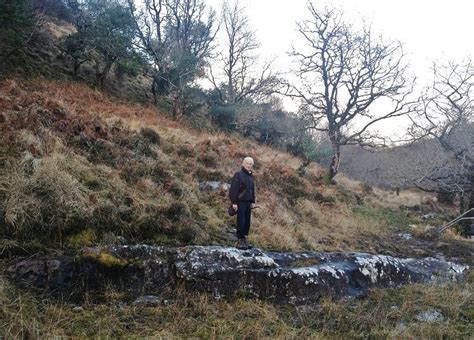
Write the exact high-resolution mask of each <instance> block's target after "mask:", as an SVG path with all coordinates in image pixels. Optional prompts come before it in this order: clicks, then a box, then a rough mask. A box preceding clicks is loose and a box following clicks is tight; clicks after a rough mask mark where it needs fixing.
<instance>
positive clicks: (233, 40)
mask: <svg viewBox="0 0 474 340" xmlns="http://www.w3.org/2000/svg"><path fill="white" fill-rule="evenodd" d="M222 23H223V26H224V30H225V32H224V34H225V48H224V49H223V51H221V52H220V53H219V59H220V62H221V65H222V70H221V72H219V73H221V74H220V75H221V76H222V78H224V79H225V80H224V81H222V82H220V81H218V80H216V77H215V76H214V74H213V71H212V67H211V68H210V76H209V78H210V80H211V82H212V83H213V85H214V87H215V89H216V91H217V92H218V94H219V97H220V100H221V101H222V102H223V103H225V104H235V103H238V102H241V101H243V100H245V99H252V100H253V101H254V102H259V101H260V100H262V99H264V98H267V97H268V96H269V95H270V94H272V93H273V91H274V88H275V86H276V84H277V77H276V75H275V74H274V73H273V72H272V69H271V62H268V61H267V62H265V63H264V65H263V66H262V67H261V68H260V70H259V69H258V67H257V60H258V58H257V54H256V51H257V49H258V47H259V46H260V45H259V43H258V42H257V39H256V37H255V32H254V31H253V30H252V29H251V27H250V23H249V20H248V17H247V15H246V14H245V9H244V8H243V7H242V6H241V5H240V3H239V2H238V0H237V1H235V2H234V3H233V4H231V3H229V2H228V1H226V2H224V4H223V7H222ZM214 69H216V67H214Z"/></svg>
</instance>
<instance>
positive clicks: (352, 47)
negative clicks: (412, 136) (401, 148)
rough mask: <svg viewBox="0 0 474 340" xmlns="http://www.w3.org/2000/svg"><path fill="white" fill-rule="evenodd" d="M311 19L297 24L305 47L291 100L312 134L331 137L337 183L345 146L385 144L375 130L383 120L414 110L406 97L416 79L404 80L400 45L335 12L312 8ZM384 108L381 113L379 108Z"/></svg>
mask: <svg viewBox="0 0 474 340" xmlns="http://www.w3.org/2000/svg"><path fill="white" fill-rule="evenodd" d="M308 10H309V14H310V18H309V19H307V20H304V21H302V22H299V23H298V31H299V32H300V34H301V37H302V38H303V39H304V42H305V47H304V48H301V49H296V48H293V51H292V52H291V55H292V56H293V57H294V59H295V60H296V62H297V65H298V70H297V71H296V77H297V80H296V81H295V82H293V84H297V85H293V84H290V83H288V84H287V91H286V92H285V94H286V95H289V96H291V97H293V98H297V99H299V100H300V101H301V103H302V104H301V106H300V110H299V112H300V114H301V115H302V116H303V117H304V118H305V119H306V120H307V121H308V122H310V124H309V125H308V126H307V128H308V129H314V130H317V131H322V132H325V133H327V134H328V136H329V139H330V141H331V144H332V147H333V149H334V155H333V157H332V160H331V164H330V167H329V175H330V177H331V178H333V177H334V176H335V175H336V174H337V172H338V169H339V163H340V157H341V147H342V146H344V145H365V146H374V145H377V144H383V143H384V142H385V139H384V138H383V137H382V136H380V135H379V134H377V133H376V132H374V131H373V128H374V125H375V124H376V123H379V122H381V121H383V120H387V119H391V118H394V117H398V116H402V115H406V114H407V113H408V112H409V111H410V103H409V102H408V101H407V96H408V95H409V94H410V93H411V92H412V87H413V82H414V79H408V78H407V77H406V76H405V73H406V64H405V63H404V55H403V50H402V46H401V44H400V43H399V42H388V43H387V42H384V41H383V40H382V39H381V38H380V37H374V36H373V34H372V32H371V30H370V27H366V26H364V27H363V28H362V29H360V30H356V29H354V28H353V27H352V26H350V25H348V24H347V23H345V22H344V20H343V15H342V13H341V12H340V11H338V10H335V9H333V8H325V9H324V10H318V9H317V8H316V7H315V6H314V5H313V4H312V3H308ZM376 103H381V104H383V105H379V106H378V107H377V110H373V107H374V106H375V105H374V104H376Z"/></svg>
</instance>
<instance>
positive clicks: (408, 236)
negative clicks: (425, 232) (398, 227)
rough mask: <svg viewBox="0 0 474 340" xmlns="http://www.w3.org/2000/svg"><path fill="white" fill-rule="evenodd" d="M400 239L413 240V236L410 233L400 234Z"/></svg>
mask: <svg viewBox="0 0 474 340" xmlns="http://www.w3.org/2000/svg"><path fill="white" fill-rule="evenodd" d="M397 235H398V237H400V238H401V239H404V240H411V239H412V237H413V236H411V234H410V233H398V234H397Z"/></svg>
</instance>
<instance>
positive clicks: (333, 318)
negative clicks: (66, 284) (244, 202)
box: [0, 78, 473, 339]
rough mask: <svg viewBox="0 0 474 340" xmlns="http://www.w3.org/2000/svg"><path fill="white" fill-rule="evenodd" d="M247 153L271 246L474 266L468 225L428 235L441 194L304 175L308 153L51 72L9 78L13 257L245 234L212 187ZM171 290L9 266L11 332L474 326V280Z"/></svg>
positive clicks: (298, 331) (254, 233)
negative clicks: (270, 294)
mask: <svg viewBox="0 0 474 340" xmlns="http://www.w3.org/2000/svg"><path fill="white" fill-rule="evenodd" d="M246 155H251V156H253V157H254V158H255V161H256V166H255V174H256V180H257V188H258V194H257V195H258V197H257V200H258V203H259V204H260V205H261V206H262V208H261V209H258V210H256V211H255V214H254V222H253V225H252V228H251V233H250V241H251V242H252V243H254V244H255V245H256V246H258V247H261V248H263V249H266V250H321V251H362V252H368V253H383V254H389V255H398V256H415V257H420V256H427V255H430V256H438V257H444V256H446V257H448V258H449V259H452V260H455V261H460V262H464V263H468V264H472V259H473V257H472V241H470V240H463V239H461V238H459V237H458V236H456V235H453V234H447V235H444V236H442V237H440V238H437V239H434V240H430V239H427V238H426V237H425V234H424V228H425V227H426V222H422V220H421V218H420V216H421V215H422V214H424V213H426V212H431V211H433V210H434V209H438V211H440V212H443V211H444V210H443V209H444V208H443V207H440V206H438V205H437V203H436V202H434V201H433V200H431V199H430V198H429V197H428V196H426V197H424V196H422V195H420V194H419V193H415V192H408V191H406V192H402V193H401V195H400V196H396V195H395V194H394V193H390V192H385V191H382V190H379V189H377V188H371V187H369V186H367V185H363V184H360V183H357V182H354V181H351V180H349V179H346V178H344V177H342V176H341V177H339V178H338V183H339V184H337V185H328V184H325V183H324V170H323V169H320V168H319V167H318V166H317V165H312V166H311V167H309V168H308V169H307V171H306V172H305V173H300V172H298V168H299V166H300V164H301V161H300V160H299V159H298V158H295V157H292V156H290V155H289V154H287V153H284V152H282V151H278V150H275V149H272V148H269V147H265V146H260V145H257V144H256V143H254V142H252V141H250V140H245V139H243V138H241V137H239V136H237V135H225V134H221V133H214V134H212V133H207V132H202V131H197V130H195V129H192V128H191V127H187V126H185V123H183V122H178V121H174V120H170V119H168V118H166V115H165V113H162V112H159V111H157V110H156V109H155V108H153V107H148V106H142V105H138V104H131V103H126V102H122V101H119V100H117V99H114V98H111V97H108V96H107V95H104V94H103V93H100V92H98V91H96V90H93V89H91V88H89V87H87V86H85V85H80V84H77V83H73V82H66V81H49V80H45V79H42V78H38V79H36V80H33V81H25V80H18V79H10V80H5V81H2V82H0V173H1V174H2V175H1V177H0V232H1V235H0V249H1V254H2V261H1V266H0V267H2V268H4V266H5V265H7V264H8V261H9V258H12V257H18V256H19V255H20V256H24V255H31V254H35V255H36V256H38V254H45V253H46V254H47V253H52V252H54V253H56V254H57V253H60V254H62V253H72V254H74V250H75V249H77V248H80V247H84V246H93V245H106V244H116V243H123V242H128V243H138V242H147V243H151V244H173V245H183V244H223V245H233V244H234V242H235V240H234V238H233V235H232V232H233V223H234V221H233V219H232V218H230V217H229V216H228V215H227V213H226V207H227V204H228V201H227V193H226V192H215V193H206V192H201V191H199V188H198V185H199V183H201V182H203V181H207V180H218V181H228V180H229V179H230V177H231V175H232V174H233V172H234V171H235V170H237V169H238V168H239V166H240V162H241V159H242V157H244V156H246ZM445 213H447V214H448V215H449V211H445ZM443 218H445V216H442V215H441V216H440V218H438V219H435V220H431V221H430V223H433V224H439V223H442V219H443ZM409 225H412V226H411V227H410V226H409ZM407 235H408V236H407ZM301 265H304V263H302V264H301ZM157 293H158V292H157ZM159 294H160V299H163V302H162V303H161V304H160V305H155V306H147V305H145V306H142V305H136V304H135V303H134V302H133V301H134V300H132V298H131V297H130V296H128V295H127V294H126V292H123V291H117V290H114V288H112V287H107V288H106V289H105V290H103V291H94V290H92V289H91V288H90V287H78V289H77V291H72V292H70V291H64V292H56V293H54V294H51V292H45V291H39V292H38V291H35V290H29V289H19V288H18V287H16V286H14V285H13V284H12V283H11V282H9V281H8V280H6V279H5V278H3V277H0V300H1V301H2V306H1V308H0V329H1V331H0V336H5V337H7V338H15V337H19V338H24V337H43V336H46V335H67V336H101V335H105V336H123V335H125V336H165V337H188V336H189V337H202V338H215V337H236V336H237V337H246V338H247V337H251V338H253V337H256V338H262V337H276V338H285V339H289V338H298V339H299V338H302V337H303V338H306V337H315V338H321V337H323V338H324V337H329V338H334V337H344V338H346V337H403V338H418V337H466V336H468V334H472V319H473V315H472V307H471V306H472V275H470V276H468V279H467V281H466V282H465V283H461V284H451V285H448V286H444V287H437V286H426V285H415V286H411V287H406V288H400V289H389V290H374V291H371V292H370V293H369V296H368V298H367V299H366V300H350V301H331V300H329V299H327V300H322V301H321V303H320V304H319V305H318V307H311V306H307V307H295V306H278V305H274V304H271V303H268V302H264V301H255V300H252V299H249V298H248V297H246V296H242V297H240V296H236V297H234V298H230V299H226V300H214V299H213V298H212V297H211V296H210V295H208V294H202V293H189V292H185V291H184V290H183V289H182V287H169V289H167V290H164V291H160V292H159ZM423 313H425V314H426V313H439V315H441V319H439V320H441V321H439V320H438V321H435V322H427V321H423V320H422V319H420V318H422V317H423V315H424V314H423ZM420 315H421V316H420ZM436 315H437V314H436ZM443 318H444V319H443ZM112 324H113V325H114V327H113V328H112V327H110V325H112Z"/></svg>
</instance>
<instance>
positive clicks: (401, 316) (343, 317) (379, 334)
mask: <svg viewBox="0 0 474 340" xmlns="http://www.w3.org/2000/svg"><path fill="white" fill-rule="evenodd" d="M472 288H473V287H472V278H471V279H469V280H468V281H467V282H465V283H462V284H457V285H454V284H450V285H447V286H443V287H440V286H434V285H414V286H411V287H404V288H397V289H378V290H374V291H371V292H370V293H369V296H368V298H366V299H362V300H348V301H333V300H330V299H323V300H322V301H321V302H320V304H319V305H318V306H302V307H295V306H281V305H275V304H270V303H268V302H264V301H259V300H254V299H249V298H245V297H234V298H231V299H219V300H217V299H215V298H213V297H212V296H211V295H208V294H202V293H189V292H185V291H184V290H181V289H174V290H172V291H166V292H160V293H162V294H163V297H164V298H166V299H168V301H171V304H162V305H159V306H156V307H146V306H135V305H133V304H132V301H133V299H130V297H128V296H127V295H124V294H123V293H122V292H118V291H116V290H114V289H113V288H111V287H108V288H106V289H105V291H103V292H85V293H82V294H81V295H79V296H78V295H77V293H76V295H75V298H74V300H72V299H70V298H68V297H67V296H66V295H63V296H62V297H55V298H52V297H50V296H46V295H44V294H41V293H39V294H38V293H33V292H26V291H19V290H18V289H16V288H15V287H14V286H12V285H11V284H9V283H8V282H7V281H5V280H4V279H0V300H1V301H2V304H1V305H0V336H2V337H6V338H25V337H51V336H56V337H57V336H80V337H92V336H94V337H97V336H99V337H119V336H120V337H122V336H126V337H137V336H140V337H142V336H147V337H170V338H204V339H209V338H211V339H216V338H219V339H220V338H252V339H254V338H256V339H261V338H262V339H263V338H272V339H301V338H305V339H306V338H315V339H319V338H331V339H334V338H403V339H420V338H426V339H433V338H435V339H437V338H456V339H458V338H469V336H470V335H471V334H472V332H473V331H474V329H473V324H474V323H473V321H474V314H473V311H472V305H473V303H474V296H473V290H472ZM77 307H80V308H79V309H78V308H77ZM432 310H434V311H437V312H439V313H440V314H441V315H442V319H441V320H438V321H433V322H428V321H420V320H419V319H418V316H419V315H420V313H422V312H425V311H432ZM111 325H113V327H111Z"/></svg>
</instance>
